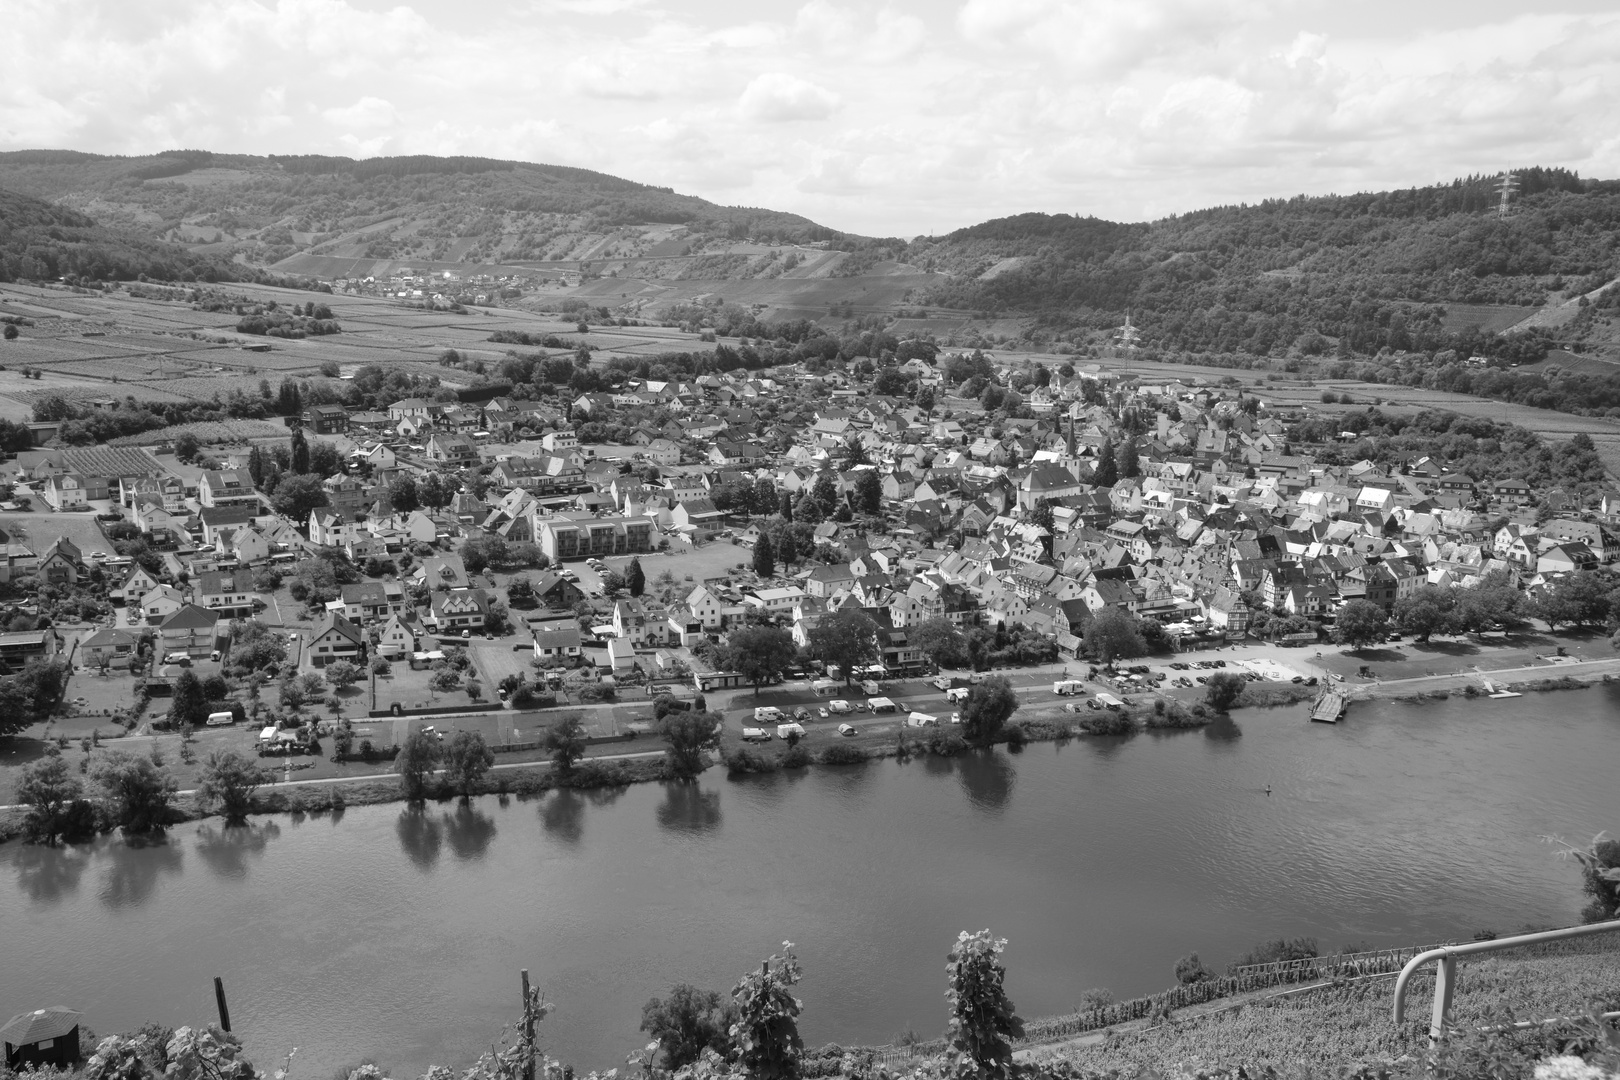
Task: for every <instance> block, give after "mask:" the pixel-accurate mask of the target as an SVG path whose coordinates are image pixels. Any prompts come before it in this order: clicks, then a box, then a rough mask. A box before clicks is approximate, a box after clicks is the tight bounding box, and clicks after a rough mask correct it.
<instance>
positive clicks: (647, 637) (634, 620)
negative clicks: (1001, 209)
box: [613, 598, 664, 645]
mask: <svg viewBox="0 0 1620 1080" xmlns="http://www.w3.org/2000/svg"><path fill="white" fill-rule="evenodd" d="M613 632H614V633H615V634H617V635H618V636H619V637H620V638H623V639H624V640H625V641H628V642H630V643H631V644H632V645H660V644H662V643H663V641H664V633H663V627H662V620H653V619H649V618H648V617H647V606H646V605H645V604H643V603H642V602H641V601H640V600H637V599H634V598H631V599H629V600H619V601H617V602H615V603H614V605H613Z"/></svg>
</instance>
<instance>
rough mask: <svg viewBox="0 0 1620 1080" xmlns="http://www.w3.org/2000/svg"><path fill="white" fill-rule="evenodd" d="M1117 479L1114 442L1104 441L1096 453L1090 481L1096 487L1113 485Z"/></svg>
mask: <svg viewBox="0 0 1620 1080" xmlns="http://www.w3.org/2000/svg"><path fill="white" fill-rule="evenodd" d="M1118 481H1119V465H1118V464H1117V463H1116V462H1115V461H1114V442H1113V440H1112V439H1110V440H1108V441H1107V442H1104V443H1103V445H1102V450H1101V451H1099V452H1098V454H1097V464H1096V467H1095V468H1094V469H1093V470H1092V473H1091V482H1092V483H1093V484H1096V485H1097V486H1098V487H1113V486H1114V484H1115V483H1117V482H1118Z"/></svg>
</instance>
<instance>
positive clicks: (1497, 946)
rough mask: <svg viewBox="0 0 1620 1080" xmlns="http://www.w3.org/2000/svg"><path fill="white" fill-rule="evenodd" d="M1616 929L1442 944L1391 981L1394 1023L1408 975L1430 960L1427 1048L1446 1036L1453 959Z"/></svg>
mask: <svg viewBox="0 0 1620 1080" xmlns="http://www.w3.org/2000/svg"><path fill="white" fill-rule="evenodd" d="M1617 930H1620V920H1616V921H1614V922H1601V923H1590V924H1588V925H1586V926H1567V927H1565V928H1564V929H1562V930H1543V931H1541V932H1540V933H1536V934H1515V935H1514V936H1512V937H1505V938H1496V939H1494V940H1492V941H1473V942H1469V943H1468V944H1466V945H1442V946H1440V947H1439V948H1435V949H1430V950H1429V951H1427V952H1421V953H1418V954H1417V955H1416V956H1414V957H1412V959H1411V960H1409V961H1407V963H1406V966H1405V967H1403V968H1402V969H1401V973H1400V975H1399V977H1397V978H1396V980H1395V1023H1396V1024H1402V1023H1405V1022H1406V988H1407V986H1408V984H1410V983H1411V981H1412V976H1413V975H1414V974H1416V972H1417V970H1418V969H1419V968H1421V967H1422V966H1423V965H1424V964H1427V963H1429V962H1430V961H1431V960H1437V961H1439V964H1438V965H1437V970H1436V972H1435V982H1434V1009H1433V1013H1432V1019H1431V1020H1430V1022H1429V1045H1430V1046H1434V1045H1435V1044H1437V1043H1439V1042H1442V1041H1444V1039H1445V1037H1446V1023H1447V1020H1448V1019H1449V1018H1450V1014H1451V1002H1452V999H1453V998H1454V997H1455V996H1456V993H1457V958H1458V957H1459V956H1474V955H1477V954H1479V953H1492V952H1501V951H1502V950H1504V949H1516V948H1519V947H1520V946H1523V945H1539V944H1541V943H1543V942H1547V941H1563V940H1565V939H1567V938H1577V937H1587V936H1590V935H1592V934H1607V933H1613V932H1614V931H1617Z"/></svg>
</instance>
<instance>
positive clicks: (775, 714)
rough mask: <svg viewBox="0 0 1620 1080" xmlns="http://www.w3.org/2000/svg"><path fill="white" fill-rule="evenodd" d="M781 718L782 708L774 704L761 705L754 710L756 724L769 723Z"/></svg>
mask: <svg viewBox="0 0 1620 1080" xmlns="http://www.w3.org/2000/svg"><path fill="white" fill-rule="evenodd" d="M780 719H782V710H781V709H778V708H776V707H775V706H774V705H761V706H759V707H758V708H757V709H755V710H754V722H755V723H756V724H769V723H773V722H775V721H777V720H780Z"/></svg>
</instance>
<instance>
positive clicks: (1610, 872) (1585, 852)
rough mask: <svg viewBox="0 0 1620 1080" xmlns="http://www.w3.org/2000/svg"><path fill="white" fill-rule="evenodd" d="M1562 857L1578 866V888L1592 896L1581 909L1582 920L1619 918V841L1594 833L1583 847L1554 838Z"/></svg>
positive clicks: (1605, 920) (1601, 920) (1596, 920)
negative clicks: (1579, 872)
mask: <svg viewBox="0 0 1620 1080" xmlns="http://www.w3.org/2000/svg"><path fill="white" fill-rule="evenodd" d="M1556 842H1557V843H1558V844H1559V845H1560V846H1561V847H1562V848H1563V851H1562V852H1561V854H1562V855H1563V856H1564V857H1565V858H1570V859H1574V860H1575V861H1576V862H1578V863H1580V865H1581V888H1582V890H1583V891H1584V892H1585V893H1586V895H1587V896H1590V897H1591V898H1592V899H1591V901H1590V902H1588V903H1587V905H1586V907H1584V908H1582V909H1581V921H1582V922H1585V923H1596V922H1608V921H1609V920H1611V919H1620V840H1615V839H1614V838H1613V837H1611V836H1610V835H1609V834H1608V833H1606V832H1605V833H1598V834H1597V835H1596V836H1594V837H1593V838H1592V842H1591V843H1590V844H1589V845H1587V846H1586V847H1585V848H1577V847H1574V846H1572V845H1570V844H1566V843H1564V842H1563V841H1561V840H1559V841H1556Z"/></svg>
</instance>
